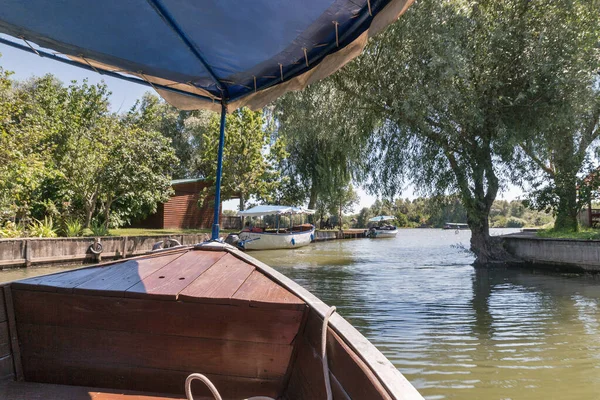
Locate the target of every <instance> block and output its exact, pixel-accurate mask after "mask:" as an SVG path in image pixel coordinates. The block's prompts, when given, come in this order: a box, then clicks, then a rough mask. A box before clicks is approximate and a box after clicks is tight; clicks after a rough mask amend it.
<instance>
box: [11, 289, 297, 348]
mask: <svg viewBox="0 0 600 400" xmlns="http://www.w3.org/2000/svg"><path fill="white" fill-rule="evenodd" d="M13 297H14V303H15V313H16V315H17V320H18V322H19V323H30V324H38V325H56V326H73V327H78V328H92V329H106V330H121V331H130V332H142V333H156V334H168V335H179V336H189V337H204V338H213V339H223V338H226V339H228V340H239V341H248V342H259V343H280V344H291V343H292V341H293V340H294V337H295V336H296V334H297V333H298V329H299V326H300V324H301V321H302V318H303V316H302V312H301V311H295V310H265V309H259V308H250V309H249V308H248V307H236V306H226V305H216V304H199V303H186V302H172V301H155V300H151V299H129V298H121V299H118V300H117V299H114V298H112V297H101V296H85V295H76V294H63V293H42V292H35V291H26V290H14V291H13ZM90 316H93V318H91V317H90ZM225 322H226V323H225Z"/></svg>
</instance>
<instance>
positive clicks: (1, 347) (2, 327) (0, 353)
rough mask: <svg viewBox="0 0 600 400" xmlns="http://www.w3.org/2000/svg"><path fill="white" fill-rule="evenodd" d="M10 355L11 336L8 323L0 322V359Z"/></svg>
mask: <svg viewBox="0 0 600 400" xmlns="http://www.w3.org/2000/svg"><path fill="white" fill-rule="evenodd" d="M7 355H10V335H9V333H8V322H7V321H4V322H0V357H4V356H7Z"/></svg>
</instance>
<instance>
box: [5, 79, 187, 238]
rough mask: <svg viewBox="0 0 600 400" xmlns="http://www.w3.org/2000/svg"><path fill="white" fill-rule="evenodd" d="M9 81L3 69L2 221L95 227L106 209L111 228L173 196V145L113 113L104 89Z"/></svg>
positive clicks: (84, 84)
mask: <svg viewBox="0 0 600 400" xmlns="http://www.w3.org/2000/svg"><path fill="white" fill-rule="evenodd" d="M8 77H9V73H7V72H5V71H4V70H2V69H1V68H0V223H2V222H3V221H7V220H16V221H19V220H25V219H27V218H29V217H33V218H37V220H38V222H39V221H42V219H43V218H44V217H46V216H48V217H54V218H62V219H65V218H66V219H73V218H81V219H82V220H83V221H84V226H89V223H90V221H91V219H92V218H93V217H94V216H96V215H97V214H98V211H102V213H103V219H104V221H106V224H107V226H108V224H109V222H110V221H119V223H123V222H126V221H129V220H131V219H133V218H136V217H139V216H142V215H145V214H147V213H148V212H151V211H153V210H155V209H156V204H157V203H158V202H160V201H165V200H166V199H167V198H168V194H169V190H170V189H169V186H170V179H171V178H170V175H171V170H172V166H173V165H176V164H177V159H176V158H175V156H174V152H173V150H172V148H171V147H170V145H169V141H168V140H167V139H165V138H164V137H163V136H162V135H161V134H160V133H157V132H154V131H152V130H146V129H144V128H142V126H144V127H146V125H144V124H143V123H142V122H144V121H142V120H141V119H140V121H139V126H138V125H136V121H133V118H128V117H123V118H121V117H119V116H117V115H114V114H111V113H110V112H109V109H108V104H109V103H108V98H109V95H110V92H109V91H108V89H107V87H106V85H105V84H98V85H90V84H88V83H87V81H83V82H82V83H80V84H78V83H76V82H72V83H71V84H70V85H69V86H64V85H63V84H62V83H61V82H59V81H58V80H56V78H54V77H53V76H52V75H47V76H44V77H41V78H31V79H29V80H27V81H24V82H14V81H11V80H10V79H9V78H8ZM111 212H114V215H112V214H111ZM39 227H40V226H39V223H37V222H36V225H35V229H37V230H39ZM42 234H44V232H42Z"/></svg>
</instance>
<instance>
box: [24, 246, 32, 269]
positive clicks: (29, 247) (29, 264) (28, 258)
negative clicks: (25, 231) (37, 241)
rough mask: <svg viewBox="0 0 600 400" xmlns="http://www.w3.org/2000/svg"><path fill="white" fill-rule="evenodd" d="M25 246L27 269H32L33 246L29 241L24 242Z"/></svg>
mask: <svg viewBox="0 0 600 400" xmlns="http://www.w3.org/2000/svg"><path fill="white" fill-rule="evenodd" d="M23 245H24V246H25V267H31V246H30V243H29V240H25V241H24V242H23Z"/></svg>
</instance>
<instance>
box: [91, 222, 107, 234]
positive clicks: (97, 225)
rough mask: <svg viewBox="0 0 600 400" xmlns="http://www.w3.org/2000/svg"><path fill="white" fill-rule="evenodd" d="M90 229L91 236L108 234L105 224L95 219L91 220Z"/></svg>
mask: <svg viewBox="0 0 600 400" xmlns="http://www.w3.org/2000/svg"><path fill="white" fill-rule="evenodd" d="M90 230H91V232H92V236H108V235H109V234H110V232H109V231H108V228H107V227H106V224H105V223H104V222H102V221H100V220H97V219H94V220H92V222H91V223H90Z"/></svg>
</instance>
